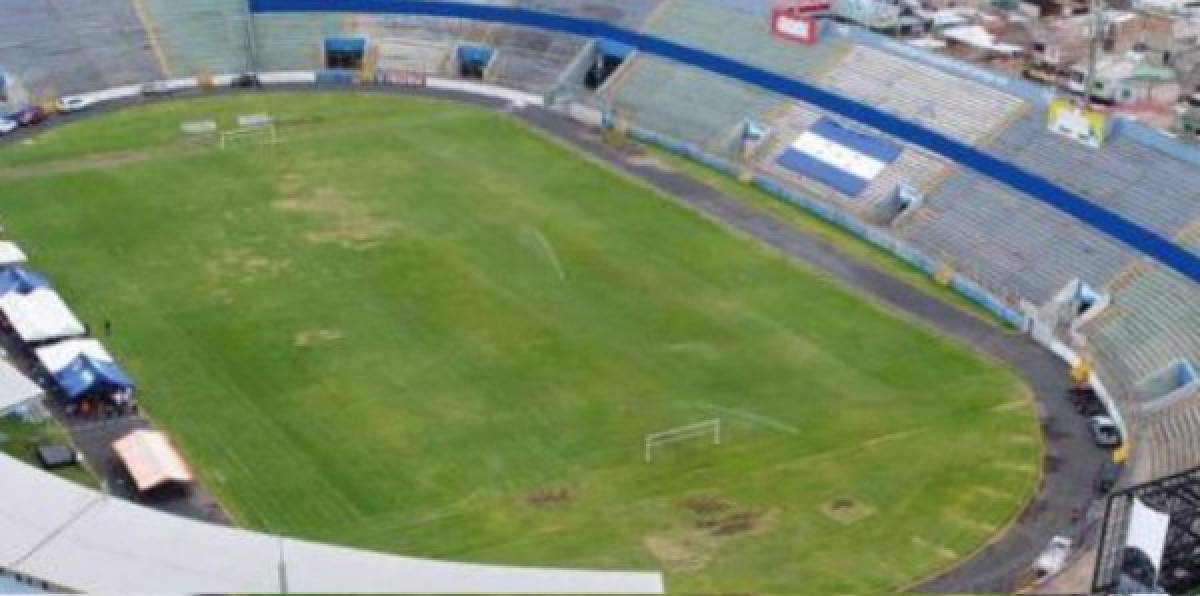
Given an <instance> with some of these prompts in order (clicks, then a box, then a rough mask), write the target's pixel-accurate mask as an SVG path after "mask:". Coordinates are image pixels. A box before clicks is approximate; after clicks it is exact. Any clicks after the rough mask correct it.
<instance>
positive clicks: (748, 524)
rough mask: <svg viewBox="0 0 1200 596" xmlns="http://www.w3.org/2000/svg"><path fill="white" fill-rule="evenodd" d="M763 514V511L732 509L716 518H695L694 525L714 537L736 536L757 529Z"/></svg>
mask: <svg viewBox="0 0 1200 596" xmlns="http://www.w3.org/2000/svg"><path fill="white" fill-rule="evenodd" d="M764 515H765V512H763V511H734V512H732V513H729V514H727V515H723V516H720V517H717V518H709V519H701V520H697V521H696V527H697V528H699V529H701V530H704V531H706V532H708V533H709V535H711V536H714V537H725V536H737V535H739V534H748V533H750V532H754V531H756V530H758V529H759V524H760V522H761V521H762V519H763V517H764Z"/></svg>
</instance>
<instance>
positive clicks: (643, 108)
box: [608, 2, 849, 157]
mask: <svg viewBox="0 0 1200 596" xmlns="http://www.w3.org/2000/svg"><path fill="white" fill-rule="evenodd" d="M646 28H647V30H649V31H651V32H653V33H655V34H657V35H661V36H664V37H669V38H671V39H674V40H676V41H680V42H683V43H686V44H689V45H693V46H696V47H703V48H705V49H707V50H709V51H715V52H719V53H722V54H725V55H728V56H731V57H734V58H737V59H739V60H744V61H746V62H751V63H755V64H758V65H760V66H763V67H766V68H770V69H772V70H776V71H778V72H782V73H785V74H788V75H792V76H797V77H811V76H813V75H815V74H817V73H819V72H820V71H821V70H822V69H824V68H828V67H829V66H832V64H833V63H834V62H835V61H836V60H837V59H838V58H839V57H840V56H841V55H842V54H843V53H844V52H845V51H846V50H847V49H848V47H849V43H848V42H847V41H845V40H842V39H831V40H829V41H827V42H824V43H820V44H817V45H815V46H797V45H793V44H787V43H784V42H781V41H779V40H777V39H775V38H774V37H772V35H771V32H770V30H769V28H768V23H767V21H766V20H765V19H763V18H761V16H759V15H755V14H750V13H747V12H743V11H738V10H732V9H730V8H729V7H727V6H723V5H721V4H719V3H710V2H673V3H669V4H665V5H663V7H662V8H661V9H660V10H658V11H657V12H656V13H655V14H654V15H653V16H652V17H651V19H650V21H649V22H648V23H647V25H646ZM615 79H616V80H615V81H613V82H612V84H611V85H610V88H609V89H608V94H609V97H608V102H609V104H610V105H611V106H612V107H614V108H616V109H617V111H618V112H620V113H623V114H625V115H628V116H629V117H630V118H631V119H632V121H633V122H635V123H639V124H643V125H645V126H647V127H649V128H652V129H654V130H656V131H657V132H659V133H662V134H665V135H667V136H670V137H673V138H675V139H677V140H680V141H684V142H686V143H692V144H696V145H699V146H702V147H705V148H706V149H708V150H710V151H712V152H714V153H716V154H719V155H722V156H725V157H731V156H732V152H733V151H735V150H736V144H734V143H731V142H730V141H732V140H736V136H737V134H738V132H739V130H740V126H741V124H742V123H743V122H744V121H746V120H753V121H756V122H763V121H765V120H767V119H768V116H769V115H770V114H771V113H772V112H773V111H774V110H775V109H777V108H779V107H781V106H783V105H784V104H785V103H787V102H786V100H785V98H783V97H781V96H778V95H775V94H772V93H769V92H766V91H763V90H762V89H758V88H755V87H751V86H748V85H745V84H741V83H737V82H734V81H731V80H729V79H726V78H724V77H721V76H718V75H714V74H710V73H707V72H703V71H699V70H696V69H693V68H689V67H685V66H682V65H678V64H675V63H671V62H666V61H663V60H660V59H657V58H651V57H645V56H643V57H639V58H636V59H635V60H634V61H633V62H632V63H631V64H629V65H627V66H626V67H625V68H624V69H623V72H620V73H618V75H617V76H616V77H615ZM698 98H703V101H698Z"/></svg>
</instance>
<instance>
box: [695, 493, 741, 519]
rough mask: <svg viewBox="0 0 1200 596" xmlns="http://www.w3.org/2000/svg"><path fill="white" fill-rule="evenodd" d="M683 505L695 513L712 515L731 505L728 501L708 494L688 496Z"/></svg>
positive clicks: (725, 509) (723, 510)
mask: <svg viewBox="0 0 1200 596" xmlns="http://www.w3.org/2000/svg"><path fill="white" fill-rule="evenodd" d="M683 506H684V507H686V508H687V509H688V510H689V511H691V512H692V513H695V514H697V515H712V514H714V513H722V512H725V511H728V510H729V508H730V507H733V505H731V504H730V503H729V501H726V500H725V499H722V498H719V497H713V496H710V495H702V496H699V497H689V498H687V499H685V500H684V501H683Z"/></svg>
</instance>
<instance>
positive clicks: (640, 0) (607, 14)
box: [514, 0, 663, 29]
mask: <svg viewBox="0 0 1200 596" xmlns="http://www.w3.org/2000/svg"><path fill="white" fill-rule="evenodd" d="M514 4H515V5H516V6H520V7H522V8H529V9H532V10H540V11H544V12H553V13H558V14H566V15H571V16H576V17H583V18H588V19H596V20H600V21H605V22H607V23H612V24H614V25H620V26H622V27H629V28H633V29H637V28H638V27H640V26H641V25H642V24H643V23H645V22H646V19H648V18H649V17H650V15H652V14H654V12H655V10H657V9H658V7H659V6H660V5H661V4H663V0H516V2H514Z"/></svg>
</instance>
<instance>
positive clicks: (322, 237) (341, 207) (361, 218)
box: [271, 174, 402, 250]
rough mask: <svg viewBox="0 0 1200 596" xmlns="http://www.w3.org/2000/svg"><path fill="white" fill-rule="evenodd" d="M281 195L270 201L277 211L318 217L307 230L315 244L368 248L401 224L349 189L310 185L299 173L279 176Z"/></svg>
mask: <svg viewBox="0 0 1200 596" xmlns="http://www.w3.org/2000/svg"><path fill="white" fill-rule="evenodd" d="M279 196H280V198H279V199H278V200H276V201H275V202H273V203H272V204H271V206H272V207H273V208H274V209H275V210H276V211H279V212H281V213H291V214H299V215H307V216H310V217H312V218H313V219H314V220H316V224H315V225H314V227H313V228H312V229H310V230H308V231H306V232H304V239H305V240H307V241H309V242H312V243H314V244H336V245H339V246H342V247H345V248H351V249H355V250H367V249H370V248H374V247H375V246H378V245H379V243H380V242H382V241H383V240H386V239H387V238H389V237H391V236H392V235H393V234H395V233H396V232H398V231H399V230H400V229H401V228H402V226H401V225H400V223H399V222H397V221H394V220H389V219H387V218H384V217H381V216H379V215H378V214H375V213H372V212H371V210H370V209H369V208H368V207H367V206H366V205H364V204H363V203H362V202H361V201H357V200H355V199H354V198H353V197H352V196H349V194H348V193H347V192H346V191H344V190H341V189H338V188H334V187H330V186H319V187H315V188H307V187H306V186H305V185H304V183H303V179H302V178H301V177H300V176H298V175H296V174H284V175H283V176H282V177H281V178H280V182H279Z"/></svg>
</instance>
